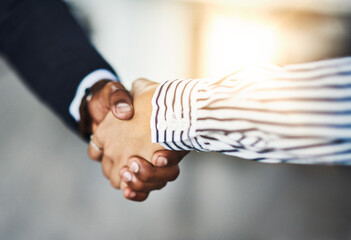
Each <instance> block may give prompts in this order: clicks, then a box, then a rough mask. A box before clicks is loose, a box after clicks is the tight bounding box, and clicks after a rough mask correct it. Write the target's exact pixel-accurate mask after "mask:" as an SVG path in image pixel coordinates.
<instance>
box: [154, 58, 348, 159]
mask: <svg viewBox="0 0 351 240" xmlns="http://www.w3.org/2000/svg"><path fill="white" fill-rule="evenodd" d="M152 105H153V112H152V117H151V121H150V126H151V132H152V141H153V142H158V143H160V144H162V145H163V146H164V147H165V148H167V149H170V150H197V151H205V152H206V151H216V152H221V153H224V154H228V155H232V156H236V157H240V158H245V159H250V160H254V161H261V162H270V163H278V162H289V163H307V164H344V165H350V164H351V57H349V58H341V59H332V60H324V61H319V62H312V63H306V64H298V65H289V66H285V67H278V66H248V67H245V68H242V69H240V70H239V71H236V72H235V73H233V74H231V75H229V76H227V77H225V78H222V79H177V80H172V81H166V82H164V83H163V84H161V85H160V86H159V87H158V89H157V90H156V92H155V94H154V97H153V100H152Z"/></svg>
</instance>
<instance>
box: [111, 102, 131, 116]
mask: <svg viewBox="0 0 351 240" xmlns="http://www.w3.org/2000/svg"><path fill="white" fill-rule="evenodd" d="M111 111H112V113H113V115H114V116H115V117H116V118H118V119H120V120H128V119H131V118H132V117H133V114H134V109H133V106H132V105H131V104H129V103H126V102H119V103H116V104H113V105H112V106H111Z"/></svg>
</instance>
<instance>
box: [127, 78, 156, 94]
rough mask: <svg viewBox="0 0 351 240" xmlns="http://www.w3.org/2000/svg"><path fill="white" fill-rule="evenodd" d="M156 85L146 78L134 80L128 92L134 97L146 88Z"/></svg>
mask: <svg viewBox="0 0 351 240" xmlns="http://www.w3.org/2000/svg"><path fill="white" fill-rule="evenodd" d="M157 84H158V83H156V82H153V81H150V80H148V79H146V78H138V79H137V80H135V81H134V82H133V84H132V90H131V91H130V94H131V95H132V96H134V95H135V94H138V93H140V92H142V91H144V90H145V89H146V88H148V87H150V86H153V85H157Z"/></svg>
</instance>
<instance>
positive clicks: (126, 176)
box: [123, 171, 132, 182]
mask: <svg viewBox="0 0 351 240" xmlns="http://www.w3.org/2000/svg"><path fill="white" fill-rule="evenodd" d="M123 181H125V182H130V181H132V174H131V173H130V172H128V171H127V172H124V173H123Z"/></svg>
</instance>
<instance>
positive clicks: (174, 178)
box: [169, 165, 180, 181]
mask: <svg viewBox="0 0 351 240" xmlns="http://www.w3.org/2000/svg"><path fill="white" fill-rule="evenodd" d="M179 174H180V169H179V167H178V165H177V166H176V167H175V168H174V171H173V173H172V174H171V176H170V180H169V181H174V180H176V179H177V178H178V176H179Z"/></svg>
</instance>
